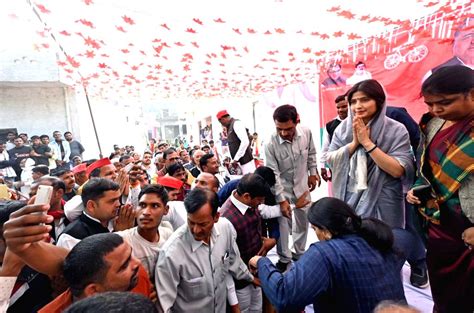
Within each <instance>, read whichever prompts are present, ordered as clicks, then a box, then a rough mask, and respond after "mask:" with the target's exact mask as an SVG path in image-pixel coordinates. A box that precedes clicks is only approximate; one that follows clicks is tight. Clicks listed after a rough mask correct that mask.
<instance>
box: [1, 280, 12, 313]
mask: <svg viewBox="0 0 474 313" xmlns="http://www.w3.org/2000/svg"><path fill="white" fill-rule="evenodd" d="M15 282H16V277H10V276H9V277H5V276H1V277H0V312H6V311H7V309H8V305H9V303H10V295H11V293H12V290H13V287H14V286H15Z"/></svg>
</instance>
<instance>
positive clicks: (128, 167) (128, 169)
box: [124, 162, 135, 173]
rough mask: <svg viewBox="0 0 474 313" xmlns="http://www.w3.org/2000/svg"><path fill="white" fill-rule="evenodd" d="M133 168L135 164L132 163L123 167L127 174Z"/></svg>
mask: <svg viewBox="0 0 474 313" xmlns="http://www.w3.org/2000/svg"><path fill="white" fill-rule="evenodd" d="M134 166H135V163H133V162H130V163H128V164H127V165H126V166H125V167H124V169H125V172H127V173H128V172H130V171H131V170H132V168H133V167H134Z"/></svg>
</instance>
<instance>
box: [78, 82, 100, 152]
mask: <svg viewBox="0 0 474 313" xmlns="http://www.w3.org/2000/svg"><path fill="white" fill-rule="evenodd" d="M82 87H83V88H84V93H85V94H86V101H87V106H88V107H89V114H90V116H91V121H92V126H93V127H94V134H95V139H96V140H97V146H98V147H99V158H100V159H102V158H103V157H104V156H103V154H102V148H101V146H100V142H99V135H98V134H97V128H96V127H95V120H94V114H92V108H91V103H90V101H89V94H88V93H87V89H86V86H85V85H82Z"/></svg>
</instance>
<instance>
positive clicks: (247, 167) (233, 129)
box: [217, 110, 255, 175]
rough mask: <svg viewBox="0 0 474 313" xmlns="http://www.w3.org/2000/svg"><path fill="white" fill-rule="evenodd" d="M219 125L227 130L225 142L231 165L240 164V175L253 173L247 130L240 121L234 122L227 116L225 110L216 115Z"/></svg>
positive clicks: (253, 166) (253, 163)
mask: <svg viewBox="0 0 474 313" xmlns="http://www.w3.org/2000/svg"><path fill="white" fill-rule="evenodd" d="M217 119H218V120H219V123H221V125H222V126H223V127H225V128H227V141H228V144H229V150H230V156H231V157H232V165H233V166H235V167H237V165H239V164H240V166H241V168H242V173H243V174H244V175H245V174H247V173H253V172H254V171H255V162H254V160H253V156H252V150H251V149H250V140H249V135H248V132H247V129H246V128H245V126H244V125H243V124H242V122H241V121H240V120H236V119H234V118H233V117H231V116H230V115H229V113H228V112H227V110H222V111H219V112H218V113H217Z"/></svg>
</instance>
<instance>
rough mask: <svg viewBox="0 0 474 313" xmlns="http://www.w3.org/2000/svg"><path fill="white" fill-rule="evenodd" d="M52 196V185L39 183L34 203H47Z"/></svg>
mask: <svg viewBox="0 0 474 313" xmlns="http://www.w3.org/2000/svg"><path fill="white" fill-rule="evenodd" d="M52 196H53V186H46V185H39V186H38V191H37V192H36V198H35V203H34V204H49V202H50V201H51V197H52Z"/></svg>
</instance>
